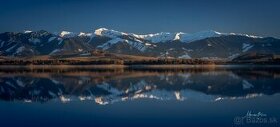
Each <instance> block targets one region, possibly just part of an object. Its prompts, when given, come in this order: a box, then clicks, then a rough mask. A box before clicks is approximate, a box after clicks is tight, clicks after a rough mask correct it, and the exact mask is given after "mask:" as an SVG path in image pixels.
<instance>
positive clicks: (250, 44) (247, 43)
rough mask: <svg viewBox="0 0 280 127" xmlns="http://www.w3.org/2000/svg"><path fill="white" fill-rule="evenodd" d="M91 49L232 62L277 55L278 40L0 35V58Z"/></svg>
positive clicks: (110, 33)
mask: <svg viewBox="0 0 280 127" xmlns="http://www.w3.org/2000/svg"><path fill="white" fill-rule="evenodd" d="M93 50H104V51H106V52H108V53H117V54H127V55H138V56H151V57H165V58H166V57H170V58H171V57H172V58H205V59H232V58H234V57H236V56H239V55H242V54H247V53H264V54H280V39H277V38H273V37H259V36H253V35H247V34H236V33H220V32H217V31H212V30H210V31H201V32H197V33H193V34H187V33H182V32H178V33H168V32H161V33H155V34H147V35H139V34H134V33H125V32H119V31H115V30H109V29H106V28H100V29H97V30H95V31H93V32H92V33H83V32H81V33H74V32H67V31H62V32H61V33H51V32H48V31H44V30H41V31H35V32H32V31H25V32H22V33H16V32H5V33H1V34H0V54H1V55H2V56H14V57H29V56H38V55H69V54H76V55H81V56H87V55H89V52H91V51H93Z"/></svg>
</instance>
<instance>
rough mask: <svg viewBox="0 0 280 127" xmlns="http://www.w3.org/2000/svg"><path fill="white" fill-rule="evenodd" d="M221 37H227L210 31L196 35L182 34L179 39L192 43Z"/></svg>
mask: <svg viewBox="0 0 280 127" xmlns="http://www.w3.org/2000/svg"><path fill="white" fill-rule="evenodd" d="M221 35H225V34H222V33H219V32H216V31H213V30H209V31H201V32H197V33H194V34H180V35H179V38H180V40H181V41H182V42H192V41H197V40H202V39H205V38H209V37H219V36H221Z"/></svg>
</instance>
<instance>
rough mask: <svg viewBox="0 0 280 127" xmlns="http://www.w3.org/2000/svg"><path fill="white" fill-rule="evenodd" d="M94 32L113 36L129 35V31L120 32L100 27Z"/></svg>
mask: <svg viewBox="0 0 280 127" xmlns="http://www.w3.org/2000/svg"><path fill="white" fill-rule="evenodd" d="M94 34H95V35H99V36H106V37H111V38H115V37H119V36H122V35H127V33H123V32H119V31H115V30H109V29H107V28H99V29H97V30H95V31H94Z"/></svg>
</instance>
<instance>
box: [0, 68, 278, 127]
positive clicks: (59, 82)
mask: <svg viewBox="0 0 280 127" xmlns="http://www.w3.org/2000/svg"><path fill="white" fill-rule="evenodd" d="M279 93H280V67H278V66H252V65H247V66H210V67H194V66H190V67H180V68H174V67H168V68H162V67H148V68H146V67H126V68H122V67H110V68H104V67H44V66H43V67H24V66H17V67H13V66H12V67H9V66H7V67H4V66H2V67H0V99H1V100H0V113H1V114H0V126H2V127H6V126H40V127H43V126H46V127H51V126H66V127H71V126H123V127H125V126H170V127H175V126H176V127H177V126H184V127H185V126H278V127H279V122H280V101H279V100H280V94H279Z"/></svg>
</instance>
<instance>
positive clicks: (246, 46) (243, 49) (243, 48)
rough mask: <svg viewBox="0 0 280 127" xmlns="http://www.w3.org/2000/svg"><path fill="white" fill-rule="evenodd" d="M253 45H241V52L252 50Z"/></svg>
mask: <svg viewBox="0 0 280 127" xmlns="http://www.w3.org/2000/svg"><path fill="white" fill-rule="evenodd" d="M253 47H254V45H251V44H248V43H243V45H242V52H247V51H248V50H249V49H251V48H253Z"/></svg>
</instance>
